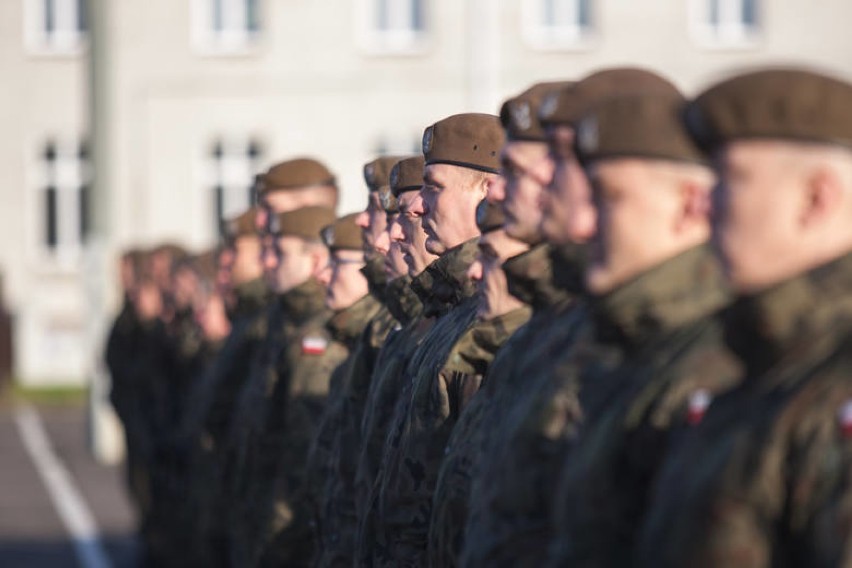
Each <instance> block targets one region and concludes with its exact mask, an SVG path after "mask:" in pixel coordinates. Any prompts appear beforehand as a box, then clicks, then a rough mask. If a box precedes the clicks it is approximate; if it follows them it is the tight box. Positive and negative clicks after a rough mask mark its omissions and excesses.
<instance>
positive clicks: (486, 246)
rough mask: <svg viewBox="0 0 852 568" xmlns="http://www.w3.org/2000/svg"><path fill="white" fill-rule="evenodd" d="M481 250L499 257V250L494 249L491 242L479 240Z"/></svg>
mask: <svg viewBox="0 0 852 568" xmlns="http://www.w3.org/2000/svg"><path fill="white" fill-rule="evenodd" d="M479 252H480V253H482V254H483V255H485V256H490V257H493V258H497V256H498V254H497V251H496V250H494V247H493V246H491V245H490V244H489V243H484V242H482V241H480V242H479Z"/></svg>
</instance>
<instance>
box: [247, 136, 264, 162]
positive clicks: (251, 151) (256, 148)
mask: <svg viewBox="0 0 852 568" xmlns="http://www.w3.org/2000/svg"><path fill="white" fill-rule="evenodd" d="M260 153H261V150H260V143H259V142H258V141H257V140H251V141H250V142H249V145H248V157H249V159H251V160H257V159H258V158H260Z"/></svg>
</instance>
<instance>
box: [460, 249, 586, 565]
mask: <svg viewBox="0 0 852 568" xmlns="http://www.w3.org/2000/svg"><path fill="white" fill-rule="evenodd" d="M584 255H585V250H584V248H583V247H578V246H573V245H572V246H565V247H559V248H549V247H548V248H543V249H535V250H533V251H530V253H529V256H526V257H522V258H521V259H518V260H515V261H514V262H509V263H508V264H507V266H506V274H507V278H508V282H509V287H510V290H513V293H515V294H517V295H518V296H519V297H521V298H523V299H527V300H528V301H530V302H531V303H532V304H533V306H535V309H536V312H535V314H534V315H533V317H532V318H531V319H530V321H529V323H528V324H527V325H526V326H524V327H523V328H521V329H520V330H519V331H518V332H517V333H516V334H515V336H513V337H512V338H511V339H510V340H509V342H508V343H507V345H506V346H505V348H504V350H503V351H501V354H500V356H498V360H496V361H495V362H494V365H492V371H491V372H490V373H489V374H488V375H487V376H486V379H485V387H484V388H483V391H482V392H481V393H480V394H482V395H484V396H483V399H482V400H483V408H481V410H479V412H482V413H483V416H482V418H481V420H482V427H481V429H480V430H479V432H480V434H479V437H480V440H479V441H478V442H477V450H478V452H477V453H478V455H477V459H476V460H475V461H473V463H471V464H470V465H469V470H470V476H471V480H470V481H469V482H468V483H469V486H470V491H469V497H468V499H467V503H466V505H462V506H460V508H459V510H460V511H462V514H464V509H466V511H467V513H466V523H465V525H464V529H463V531H462V530H460V529H458V528H456V529H454V530H456V531H457V534H459V535H460V536H459V537H457V541H456V542H454V543H452V544H453V547H454V550H449V551H448V550H447V547H446V546H445V547H443V550H444V552H443V554H444V556H443V558H447V559H450V558H452V557H454V556H456V555H458V554H459V552H458V551H459V550H460V551H461V552H460V555H461V562H460V564H461V565H464V566H511V565H515V564H517V565H521V566H535V565H536V561H540V560H541V559H542V557H543V556H544V554H545V553H543V552H542V550H541V549H542V548H545V549H546V546H547V542H548V534H549V532H548V530H547V528H548V526H549V524H550V513H551V507H552V498H553V496H552V487H553V485H554V484H555V470H556V469H557V468H558V466H559V465H560V464H561V459H562V451H563V449H564V445H565V440H566V438H567V437H568V436H569V435H570V434H571V433H572V432H573V431H574V429H575V428H576V425H577V423H578V421H579V420H580V417H581V415H580V408H579V400H578V391H579V387H578V382H577V380H576V377H575V376H573V375H570V374H565V375H558V376H556V377H555V376H554V375H555V369H556V368H557V367H558V366H560V365H564V364H565V360H566V358H569V357H573V358H575V359H576V360H583V361H584V362H585V360H588V359H591V358H593V357H598V356H602V355H601V354H600V353H598V350H597V349H595V348H593V347H591V346H590V345H592V344H593V342H591V341H590V340H589V335H590V333H591V329H592V326H591V325H590V317H589V312H588V309H587V307H586V305H585V304H584V303H583V301H582V300H581V294H582V291H583V288H582V274H583V266H584ZM578 345H580V346H583V348H582V349H578V347H577V346H578ZM503 353H505V354H506V355H505V358H504V357H503V356H502V354H503ZM471 406H472V408H471V410H472V411H473V410H476V409H477V408H479V406H478V405H477V406H476V407H474V406H473V405H471ZM471 420H476V418H475V417H474V416H473V415H472V416H471ZM447 530H450V529H447ZM528 558H529V559H530V560H529V561H528V560H527V559H528ZM448 561H450V560H448Z"/></svg>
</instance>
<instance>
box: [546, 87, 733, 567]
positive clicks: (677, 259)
mask: <svg viewBox="0 0 852 568" xmlns="http://www.w3.org/2000/svg"><path fill="white" fill-rule="evenodd" d="M684 103H685V101H684V99H683V98H682V97H681V96H680V95H679V94H677V93H670V94H661V93H648V92H647V91H646V92H637V94H626V95H616V96H613V97H610V98H608V99H606V100H604V101H603V102H601V103H599V104H597V105H596V106H595V108H594V109H592V110H591V111H590V112H589V113H587V114H586V115H585V116H583V117H582V118H581V119H580V120H579V122H578V123H577V126H576V134H577V136H576V144H575V146H576V150H577V154H578V157H579V158H580V160H581V162H582V163H583V166H584V168H585V170H586V172H587V174H588V176H589V178H590V180H591V181H592V188H593V195H594V200H595V203H596V204H597V206H598V233H597V235H598V236H597V237H596V238H595V240H594V247H595V253H596V255H595V258H594V260H593V261H592V262H591V263H590V265H589V268H588V270H587V273H586V283H587V286H588V288H589V290H590V293H591V295H592V298H591V304H592V307H593V309H594V311H595V317H596V323H597V329H596V337H597V339H598V341H600V342H602V343H606V344H612V345H614V346H615V347H616V348H617V349H619V351H620V352H622V353H623V354H624V359H623V361H622V363H621V364H620V365H619V366H618V367H617V368H615V369H613V370H610V369H603V370H602V369H598V368H596V367H595V366H590V367H587V368H585V369H580V370H579V373H580V375H581V379H580V380H581V384H582V390H581V392H580V400H581V404H582V408H583V414H584V422H583V426H582V434H581V435H580V436H579V437H578V438H576V439H575V440H574V441H573V443H572V445H571V447H570V448H569V451H568V452H567V453H566V460H565V466H564V468H563V471H562V472H561V474H560V487H559V492H558V500H557V503H556V509H555V519H556V521H555V529H554V530H555V534H554V537H553V555H552V562H553V563H554V564H555V565H570V566H600V565H608V566H614V565H621V564H627V563H629V561H630V558H631V551H632V550H633V548H634V547H635V544H636V537H637V532H638V529H639V526H640V523H641V520H642V515H643V512H644V506H645V503H646V502H647V499H648V495H649V492H650V488H651V484H652V483H653V481H654V479H655V477H656V475H657V473H658V470H659V467H660V464H661V462H662V459H663V457H664V455H665V453H666V451H667V448H668V445H669V442H670V439H671V435H672V433H673V432H675V431H677V429H678V428H679V427H681V426H684V425H686V424H688V423H690V422H692V423H695V422H697V421H700V419H701V414H702V413H703V411H704V408H705V407H706V405H707V403H708V401H709V400H711V399H712V398H713V397H714V396H716V395H718V394H719V393H721V392H723V391H725V390H727V389H729V388H731V387H732V386H733V385H734V384H735V383H736V382H737V381H738V380H739V376H740V369H739V366H738V365H737V364H736V362H735V361H734V360H733V358H732V357H731V355H730V354H729V353H728V352H727V349H726V348H725V346H724V342H723V338H722V333H721V322H720V317H719V316H720V312H721V310H722V309H723V308H724V307H725V306H726V305H727V303H728V301H729V294H728V290H727V287H726V286H725V284H724V281H723V278H722V272H721V269H720V266H719V264H718V262H717V260H716V258H715V257H714V256H713V254H712V251H711V250H710V247H709V244H708V239H709V236H710V219H709V207H708V205H709V199H710V190H711V189H712V187H713V184H714V182H715V179H714V176H713V175H712V172H711V170H710V169H709V168H708V167H707V166H706V165H705V163H704V157H703V155H702V154H701V152H700V151H699V150H698V149H697V148H696V147H695V145H694V144H693V143H692V141H691V140H690V139H689V137H688V135H687V133H686V131H685V129H684V128H682V126H681V123H680V113H681V112H682V110H683V106H684ZM560 372H566V370H560ZM567 372H570V371H567Z"/></svg>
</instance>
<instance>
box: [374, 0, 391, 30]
mask: <svg viewBox="0 0 852 568" xmlns="http://www.w3.org/2000/svg"><path fill="white" fill-rule="evenodd" d="M390 1H391V0H378V1H377V2H376V27H378V29H380V30H387V29H390V14H388V9H389V8H390V5H389V4H390Z"/></svg>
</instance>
